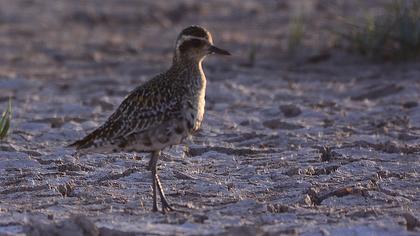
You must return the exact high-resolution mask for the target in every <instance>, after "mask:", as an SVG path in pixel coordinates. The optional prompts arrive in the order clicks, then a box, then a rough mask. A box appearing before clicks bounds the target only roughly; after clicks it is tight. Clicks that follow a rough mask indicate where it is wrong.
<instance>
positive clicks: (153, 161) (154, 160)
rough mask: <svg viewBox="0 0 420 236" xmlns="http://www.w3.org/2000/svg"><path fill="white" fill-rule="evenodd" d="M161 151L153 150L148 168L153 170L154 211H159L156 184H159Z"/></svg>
mask: <svg viewBox="0 0 420 236" xmlns="http://www.w3.org/2000/svg"><path fill="white" fill-rule="evenodd" d="M159 155H160V153H156V152H153V153H152V156H151V157H150V162H149V166H148V170H150V171H151V172H152V189H153V211H158V207H157V199H156V198H157V196H156V185H157V167H156V164H157V160H158V158H159Z"/></svg>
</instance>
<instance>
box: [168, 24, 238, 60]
mask: <svg viewBox="0 0 420 236" xmlns="http://www.w3.org/2000/svg"><path fill="white" fill-rule="evenodd" d="M209 54H220V55H230V53H229V52H228V51H226V50H223V49H221V48H218V47H216V46H214V45H213V39H212V37H211V34H210V32H208V31H207V30H206V29H204V28H203V27H200V26H195V25H194V26H189V27H187V28H185V29H184V30H182V31H181V33H180V34H179V36H178V38H177V40H176V50H175V58H176V59H187V60H194V61H201V60H203V59H204V58H205V57H206V56H207V55H209Z"/></svg>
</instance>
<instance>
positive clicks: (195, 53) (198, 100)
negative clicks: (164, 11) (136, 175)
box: [69, 25, 231, 213]
mask: <svg viewBox="0 0 420 236" xmlns="http://www.w3.org/2000/svg"><path fill="white" fill-rule="evenodd" d="M210 54H219V55H231V54H230V53H229V52H228V51H227V50H224V49H221V48H219V47H216V46H215V45H214V44H213V38H212V35H211V34H210V32H209V31H208V30H207V29H205V28H203V27H201V26H198V25H192V26H188V27H186V28H184V29H183V30H182V31H181V32H180V33H179V35H178V37H177V39H176V44H175V50H174V53H173V60H172V65H171V66H170V68H169V69H168V70H167V71H166V72H164V73H161V74H158V75H156V76H155V77H153V78H151V79H150V80H148V81H147V82H145V83H144V84H142V85H140V86H138V87H137V88H135V89H134V90H133V91H131V92H130V93H129V94H128V95H127V97H126V98H125V99H124V100H123V101H122V103H121V104H120V105H119V107H118V108H117V109H116V110H115V112H114V113H112V115H111V116H110V117H109V118H108V119H107V121H106V122H104V123H103V124H102V125H101V126H99V127H98V128H97V129H95V130H94V131H93V132H91V133H89V134H88V135H86V136H85V137H84V138H83V139H81V140H78V141H76V142H74V143H72V144H70V145H69V147H74V148H76V150H77V152H80V153H83V152H90V153H91V152H98V153H110V152H120V151H124V152H146V153H147V152H149V153H150V154H151V155H150V161H149V163H148V167H147V170H149V171H151V175H152V191H153V209H152V210H153V211H158V205H157V193H159V195H160V200H161V209H162V211H161V212H162V213H165V212H167V211H174V208H173V207H172V206H171V204H170V203H169V201H168V200H167V198H166V196H165V192H164V189H163V187H162V183H161V181H160V179H159V175H158V171H157V162H158V160H159V157H160V156H161V155H162V150H164V149H165V148H167V147H171V146H173V145H178V144H181V143H182V142H183V141H184V140H185V139H186V138H187V137H190V136H191V135H193V134H194V133H195V132H196V131H197V130H199V128H200V126H201V123H202V121H203V117H204V110H205V95H206V76H205V74H204V71H203V68H202V63H203V60H204V59H205V58H206V57H207V56H208V55H210Z"/></svg>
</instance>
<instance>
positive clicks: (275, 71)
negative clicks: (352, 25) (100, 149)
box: [0, 0, 420, 235]
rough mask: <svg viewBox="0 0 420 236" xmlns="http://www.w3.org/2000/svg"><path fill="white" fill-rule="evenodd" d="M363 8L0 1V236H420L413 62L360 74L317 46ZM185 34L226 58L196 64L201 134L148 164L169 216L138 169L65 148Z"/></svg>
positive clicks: (135, 158)
mask: <svg viewBox="0 0 420 236" xmlns="http://www.w3.org/2000/svg"><path fill="white" fill-rule="evenodd" d="M350 2H351V3H350ZM361 2H362V1H321V0H313V1H309V0H308V1H292V0H290V1H269V0H264V1H257V0H244V1H242V0H241V1H239V0H230V1H221V0H216V1H188V0H185V1H163V0H154V1H134V0H123V1H117V0H92V1H78V0H72V1H55V0H42V1H41V0H39V1H33V0H22V1H0V108H1V109H3V108H6V106H7V102H8V98H9V97H11V98H12V102H13V120H12V122H13V124H12V131H11V133H10V135H9V136H8V138H7V139H6V140H3V141H1V143H0V235H98V234H100V235H143V234H144V235H149V234H151V235H173V234H179V235H182V234H185V235H279V234H284V235H419V234H420V175H419V172H420V161H419V156H420V145H419V142H420V107H419V100H420V99H419V98H420V79H419V78H420V67H419V65H418V62H410V63H408V62H407V63H389V62H372V61H369V60H368V59H366V58H363V57H359V56H357V55H355V54H352V53H349V52H346V51H345V50H343V48H337V47H332V46H331V43H330V41H329V37H331V35H330V34H328V33H322V32H330V31H328V30H327V29H328V28H329V27H335V24H336V22H338V21H337V19H338V18H339V17H338V16H346V15H351V16H354V15H357V14H359V13H361V12H362V10H364V9H368V8H369V7H372V6H375V2H376V3H377V2H384V1H368V2H369V4H371V5H372V6H369V5H367V6H361V5H360V4H361ZM366 2H367V1H366ZM366 4H367V3H366ZM373 10H375V9H373ZM295 14H305V17H306V19H307V25H306V28H305V36H304V39H303V44H302V46H300V47H299V48H298V50H297V52H295V53H294V54H293V55H292V54H290V51H288V50H287V45H288V43H287V38H288V29H289V26H290V22H291V19H292V18H293V16H294V15H295ZM191 24H200V25H203V26H205V27H207V28H208V29H209V30H210V31H211V32H212V33H213V36H214V40H215V42H216V44H218V45H219V46H220V47H223V48H227V49H229V50H230V51H231V52H232V54H233V56H231V57H229V58H218V57H211V58H208V59H207V60H206V62H205V65H204V67H205V71H206V74H207V77H208V88H207V98H206V99H207V106H206V109H207V110H206V115H205V120H204V125H203V127H202V129H201V130H200V132H198V133H197V134H196V135H195V136H194V137H192V138H191V140H189V141H188V142H186V143H185V145H180V146H177V147H173V148H172V149H170V150H166V151H165V155H164V156H163V158H162V160H160V162H159V169H160V176H161V179H162V182H163V184H164V186H165V189H166V191H167V195H168V198H169V199H170V200H171V202H173V204H174V207H176V208H178V209H181V210H182V211H179V212H171V213H168V214H165V215H163V214H160V213H153V212H151V211H150V210H151V208H152V204H151V203H152V199H151V187H150V181H151V178H150V173H149V172H148V171H146V170H145V167H146V165H147V162H148V154H145V153H139V154H134V153H116V154H112V155H105V154H100V153H97V154H89V155H76V154H75V153H74V150H72V149H68V148H66V147H65V146H66V145H67V144H69V143H70V142H72V141H74V140H76V139H78V138H81V137H83V136H84V135H85V134H86V133H87V132H89V131H91V130H93V129H94V128H95V127H97V126H98V125H100V124H101V123H102V122H103V121H105V119H106V118H107V117H108V116H109V115H110V114H111V113H112V111H113V110H114V109H115V108H116V107H117V106H118V104H119V103H120V102H121V101H122V99H123V98H124V96H126V95H127V94H128V93H129V92H130V91H131V90H132V89H134V88H135V87H136V86H138V85H140V84H142V83H143V82H145V81H146V80H147V79H149V78H150V77H152V76H153V75H155V74H157V73H159V72H161V71H163V70H165V69H166V68H168V67H169V66H170V63H171V57H172V52H173V45H174V40H175V38H176V36H177V34H178V32H179V31H180V30H181V29H182V28H183V27H185V26H188V25H191Z"/></svg>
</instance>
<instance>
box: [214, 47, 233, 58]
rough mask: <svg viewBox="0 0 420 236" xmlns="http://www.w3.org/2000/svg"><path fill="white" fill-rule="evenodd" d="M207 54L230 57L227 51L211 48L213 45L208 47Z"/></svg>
mask: <svg viewBox="0 0 420 236" xmlns="http://www.w3.org/2000/svg"><path fill="white" fill-rule="evenodd" d="M209 52H210V53H215V54H220V55H227V56H229V55H231V54H230V53H229V52H228V51H226V50H223V49H221V48H218V47H216V46H213V45H210V47H209Z"/></svg>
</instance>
